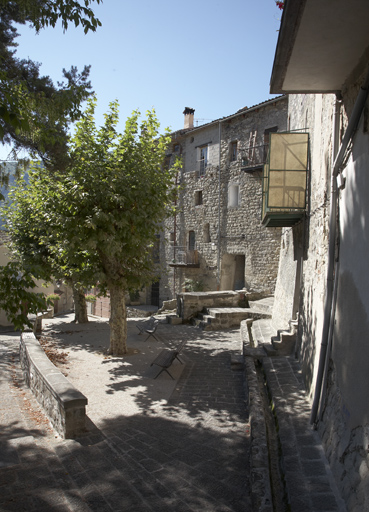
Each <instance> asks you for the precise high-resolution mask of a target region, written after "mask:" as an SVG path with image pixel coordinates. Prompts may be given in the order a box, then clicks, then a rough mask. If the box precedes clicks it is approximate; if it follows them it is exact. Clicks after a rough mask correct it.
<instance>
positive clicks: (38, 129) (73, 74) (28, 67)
mask: <svg viewBox="0 0 369 512" xmlns="http://www.w3.org/2000/svg"><path fill="white" fill-rule="evenodd" d="M93 1H96V3H97V4H99V3H100V1H101V0H84V1H83V2H82V3H83V4H84V6H83V5H80V2H78V1H75V0H53V1H48V0H12V1H8V0H0V55H1V58H0V141H2V142H3V143H9V144H10V143H11V144H12V145H13V147H14V153H15V154H16V151H17V150H18V149H19V148H26V149H27V150H28V151H29V152H30V153H31V155H32V156H37V157H38V158H41V159H42V160H43V162H44V164H45V165H47V166H49V167H50V168H53V167H54V166H58V167H59V169H60V168H61V167H62V166H63V167H64V166H65V165H66V155H67V139H68V136H67V132H68V127H69V124H70V123H71V122H74V121H75V120H76V119H77V118H78V117H79V116H80V114H81V111H80V104H81V102H82V101H84V100H85V99H86V98H87V97H88V96H89V94H90V89H91V85H90V83H89V81H88V75H89V70H90V68H89V67H85V68H84V70H83V71H82V73H78V71H77V69H76V68H74V67H72V68H71V69H70V70H69V71H66V70H65V69H63V74H64V81H63V82H61V83H58V84H57V85H54V84H53V82H52V80H51V79H50V77H47V76H46V77H45V76H40V73H39V68H40V64H38V63H36V62H33V61H32V60H30V59H28V60H25V59H23V60H20V59H17V58H16V57H15V48H16V47H17V43H16V42H15V38H16V37H17V36H18V34H17V31H16V25H17V24H30V25H31V26H32V27H34V28H35V30H36V31H39V30H40V29H42V28H43V27H46V26H52V27H54V26H55V25H56V23H57V21H58V20H60V22H61V24H62V26H63V28H64V29H67V27H68V24H69V23H72V24H74V25H75V26H78V25H79V24H81V25H82V27H83V28H84V31H85V32H88V31H89V30H91V31H95V30H96V28H97V27H98V26H99V25H101V23H100V21H99V20H98V19H97V18H96V17H95V16H94V14H93V12H92V10H91V8H90V4H92V2H93Z"/></svg>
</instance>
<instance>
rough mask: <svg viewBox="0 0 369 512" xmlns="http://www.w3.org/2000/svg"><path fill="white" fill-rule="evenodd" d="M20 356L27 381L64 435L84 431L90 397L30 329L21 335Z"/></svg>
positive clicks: (59, 432) (58, 429)
mask: <svg viewBox="0 0 369 512" xmlns="http://www.w3.org/2000/svg"><path fill="white" fill-rule="evenodd" d="M20 360H21V365H22V368H23V373H24V377H25V381H26V383H27V385H28V386H29V387H30V388H31V390H32V392H33V394H34V395H35V397H36V398H37V400H38V402H39V403H40V404H41V405H42V407H43V409H44V411H45V413H46V415H47V416H48V417H49V419H50V421H51V423H52V425H53V427H54V429H55V430H56V431H57V433H58V434H59V435H60V436H61V437H63V438H65V439H72V438H75V437H77V436H78V435H81V434H82V433H83V432H84V431H85V428H86V427H85V422H86V405H87V398H86V397H85V396H84V395H83V394H82V393H81V392H80V391H78V390H77V389H76V388H75V387H74V386H73V385H72V384H71V383H70V382H69V381H68V379H67V378H66V377H65V376H64V375H63V374H62V373H61V372H60V371H59V370H58V369H57V368H56V367H55V366H54V365H53V364H52V362H51V361H50V360H49V359H48V357H47V356H46V354H45V352H44V351H43V349H42V347H41V346H40V344H39V342H38V340H37V339H36V337H35V336H34V334H33V333H31V332H25V333H22V335H21V339H20Z"/></svg>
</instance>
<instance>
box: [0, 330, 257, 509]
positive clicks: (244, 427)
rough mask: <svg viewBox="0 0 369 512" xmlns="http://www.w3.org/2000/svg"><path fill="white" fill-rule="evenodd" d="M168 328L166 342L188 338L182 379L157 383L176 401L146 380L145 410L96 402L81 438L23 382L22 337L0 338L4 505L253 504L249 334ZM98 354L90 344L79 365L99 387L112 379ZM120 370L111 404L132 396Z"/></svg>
mask: <svg viewBox="0 0 369 512" xmlns="http://www.w3.org/2000/svg"><path fill="white" fill-rule="evenodd" d="M81 328H82V326H79V329H81ZM159 335H160V342H164V343H165V344H166V345H170V344H171V343H174V344H176V343H177V342H178V341H179V340H182V339H184V338H186V339H187V340H188V343H187V345H186V349H185V354H184V356H183V359H184V362H185V365H184V367H183V371H182V373H181V375H180V377H179V378H178V380H176V382H174V383H173V381H171V380H170V377H169V376H167V375H166V374H162V375H161V376H159V377H158V379H156V380H153V379H152V378H151V380H150V382H153V383H154V382H155V383H158V386H159V385H165V383H167V385H168V386H172V387H171V388H170V391H171V394H170V396H169V397H168V399H166V400H154V401H150V400H149V399H148V395H149V394H150V388H148V387H147V388H146V389H145V391H144V392H143V390H142V388H141V387H140V386H137V390H136V391H137V393H136V395H135V397H134V400H135V407H137V410H134V409H130V413H129V414H120V412H119V411H120V409H121V408H122V406H123V407H124V404H122V403H117V404H115V414H105V411H106V403H101V407H100V408H99V406H98V404H96V403H95V406H94V407H93V408H92V410H91V411H92V412H91V416H90V414H89V412H88V415H89V417H90V421H89V424H88V432H87V434H86V435H84V436H83V437H81V438H79V439H76V440H62V439H60V438H59V437H57V436H56V434H55V433H54V431H53V430H52V429H51V428H50V425H49V423H48V421H47V419H46V418H45V416H44V415H43V413H42V411H41V410H40V408H39V406H38V404H37V402H36V401H35V400H34V398H33V396H32V394H31V393H30V391H29V390H28V389H27V388H25V387H24V386H23V382H22V374H21V371H20V368H19V357H18V343H19V336H17V335H16V334H13V333H8V334H1V335H0V365H1V377H0V428H1V439H0V511H13V510H14V511H17V512H20V511H27V512H33V511H34V512H36V511H37V512H43V511H45V512H46V511H48V512H49V511H54V510H55V511H73V512H77V511H78V512H79V511H83V512H85V511H86V512H87V511H99V512H100V511H101V512H103V511H132V512H134V511H137V512H140V511H144V512H146V511H147V512H149V511H155V512H156V511H158V512H159V511H160V512H165V511H166V510H168V511H169V510H170V511H174V512H181V511H196V512H198V511H204V512H206V511H209V512H210V511H214V512H218V511H219V512H220V511H224V512H226V511H229V512H231V511H242V512H245V511H251V510H252V509H251V505H250V490H249V448H250V446H249V431H248V424H247V421H248V416H247V409H246V404H245V390H244V382H245V380H244V375H243V372H242V371H241V372H240V371H233V370H232V369H231V364H230V358H231V354H233V353H238V349H239V331H238V330H235V331H226V332H224V331H223V332H208V333H201V331H198V330H197V329H195V328H193V327H190V326H170V325H166V324H163V325H161V326H160V333H159ZM79 336H80V337H81V336H82V337H83V332H82V334H81V332H80V333H79ZM91 336H92V335H91V332H89V337H90V338H91ZM90 338H89V339H90ZM91 352H92V350H91V347H88V349H84V348H83V345H80V346H79V347H78V357H79V359H78V361H77V360H76V361H75V362H74V363H73V364H74V365H77V364H78V365H80V366H79V368H80V372H79V379H80V382H81V384H82V383H83V379H85V380H87V379H89V383H88V384H87V383H85V384H86V389H88V390H91V391H90V392H91V393H92V392H93V389H94V388H95V389H100V388H101V386H102V384H101V383H100V382H96V380H95V381H94V375H90V370H91V367H89V368H87V370H86V371H84V368H83V357H82V355H83V354H86V360H88V361H90V359H88V357H87V356H91ZM76 353H77V352H76ZM94 355H95V360H96V359H97V358H96V354H94ZM81 357H82V359H81ZM102 362H103V361H101V364H102ZM88 364H90V362H89V363H88ZM147 365H148V366H149V365H150V362H149V361H147ZM74 370H75V369H74ZM120 371H122V370H121V367H120ZM131 371H132V370H131ZM71 375H72V376H73V375H75V371H73V368H71ZM120 375H121V374H120V373H119V372H118V371H117V372H116V373H115V374H113V375H111V377H110V378H111V379H112V381H113V386H110V388H109V394H106V395H105V396H106V397H107V398H109V399H110V402H109V404H110V405H109V407H110V408H112V407H114V397H116V400H120V399H121V396H122V395H121V394H120V393H119V385H118V384H119V382H120V381H119V378H120ZM76 378H77V377H76ZM132 378H133V377H132V376H131V380H132ZM137 378H139V376H138V377H137ZM91 381H92V383H93V385H91ZM72 382H73V381H72ZM145 382H149V380H146V381H145ZM168 389H169V388H168ZM82 392H83V391H82ZM107 393H108V391H107ZM101 396H102V397H103V396H104V395H101ZM112 397H113V398H112ZM88 399H89V403H90V400H91V399H93V397H91V396H88ZM99 400H102V399H101V398H100V397H99ZM91 401H93V400H91ZM106 402H107V401H106ZM99 411H100V412H99ZM132 411H133V412H132Z"/></svg>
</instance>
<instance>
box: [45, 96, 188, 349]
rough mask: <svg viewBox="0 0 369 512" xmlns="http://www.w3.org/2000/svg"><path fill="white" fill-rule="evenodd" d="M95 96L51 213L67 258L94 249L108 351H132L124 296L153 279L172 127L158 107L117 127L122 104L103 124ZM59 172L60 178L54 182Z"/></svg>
mask: <svg viewBox="0 0 369 512" xmlns="http://www.w3.org/2000/svg"><path fill="white" fill-rule="evenodd" d="M95 107H96V99H90V100H89V101H88V106H87V109H86V111H85V113H84V115H83V117H82V118H81V120H80V121H78V122H77V124H76V131H75V134H74V136H73V137H72V138H71V144H70V152H69V157H70V164H69V166H68V168H67V170H66V172H64V173H60V174H59V175H57V176H54V178H53V186H54V188H55V197H54V201H53V205H54V207H53V209H52V215H53V217H54V222H55V223H56V224H57V225H58V230H59V231H58V236H59V237H62V238H63V239H65V240H66V241H67V242H68V243H66V244H65V246H64V249H65V253H64V254H65V257H66V259H68V257H69V255H72V254H74V253H75V251H78V250H83V251H87V252H88V254H89V258H90V262H91V264H92V265H93V266H94V270H95V273H96V274H95V275H96V276H97V277H98V282H99V287H100V288H101V289H103V290H107V291H108V292H109V296H110V308H111V313H110V353H111V354H113V355H123V354H125V353H126V352H127V324H126V306H125V295H126V293H127V292H128V291H129V290H131V289H138V288H140V287H141V286H142V285H143V284H148V283H149V282H152V280H153V279H155V274H156V269H155V265H154V264H153V260H152V249H153V246H154V244H155V241H156V236H157V234H158V232H159V231H160V228H161V223H162V222H163V220H164V219H165V218H166V217H167V216H169V215H171V214H172V213H173V211H174V201H173V200H174V196H175V194H176V190H175V187H174V186H173V183H174V180H173V178H174V175H175V173H176V172H177V167H178V165H179V164H176V166H174V167H173V168H171V169H168V168H166V167H165V166H164V165H163V163H164V158H165V150H166V148H167V145H168V144H169V142H170V137H169V132H168V130H166V132H165V134H163V135H160V134H159V123H158V120H157V117H156V114H155V112H154V110H151V111H149V112H147V113H146V117H145V118H144V119H143V120H141V119H140V113H139V112H138V111H134V112H133V113H132V115H131V116H130V117H129V118H128V119H127V121H126V124H125V129H124V131H123V133H119V132H118V122H119V115H118V103H117V102H116V101H115V102H112V103H111V104H110V106H109V111H108V112H107V113H106V114H105V123H104V125H103V126H102V127H100V128H98V127H97V126H96V124H95V120H94V112H95ZM55 177H56V179H55Z"/></svg>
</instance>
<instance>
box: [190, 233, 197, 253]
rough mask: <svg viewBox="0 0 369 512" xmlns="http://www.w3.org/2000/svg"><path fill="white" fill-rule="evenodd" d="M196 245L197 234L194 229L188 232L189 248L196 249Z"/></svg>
mask: <svg viewBox="0 0 369 512" xmlns="http://www.w3.org/2000/svg"><path fill="white" fill-rule="evenodd" d="M195 245H196V235H195V232H194V231H189V232H188V250H189V251H194V250H195Z"/></svg>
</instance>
